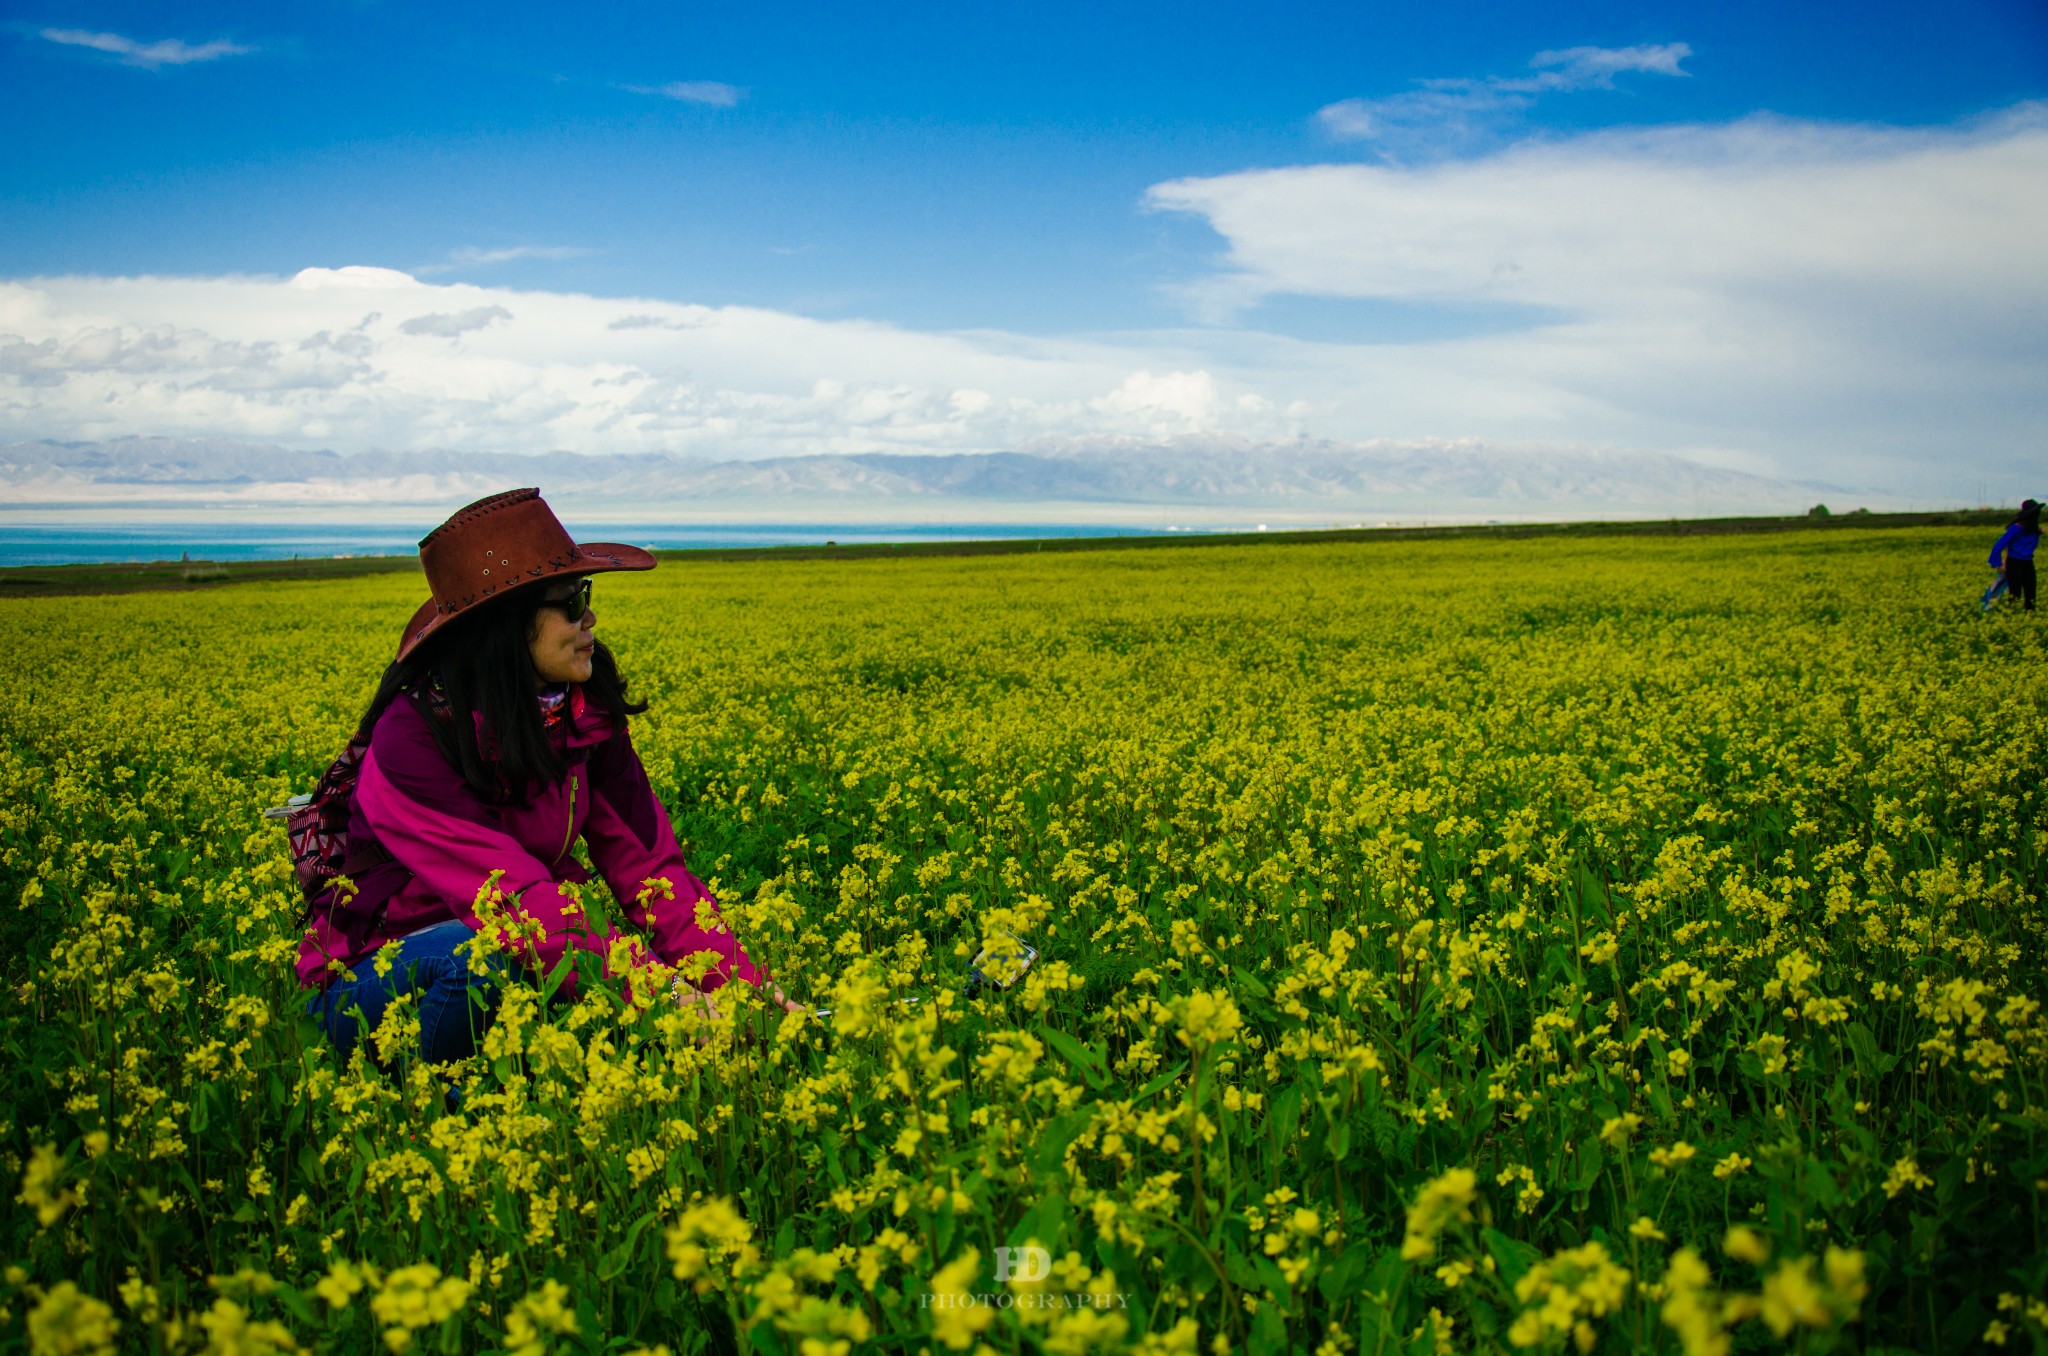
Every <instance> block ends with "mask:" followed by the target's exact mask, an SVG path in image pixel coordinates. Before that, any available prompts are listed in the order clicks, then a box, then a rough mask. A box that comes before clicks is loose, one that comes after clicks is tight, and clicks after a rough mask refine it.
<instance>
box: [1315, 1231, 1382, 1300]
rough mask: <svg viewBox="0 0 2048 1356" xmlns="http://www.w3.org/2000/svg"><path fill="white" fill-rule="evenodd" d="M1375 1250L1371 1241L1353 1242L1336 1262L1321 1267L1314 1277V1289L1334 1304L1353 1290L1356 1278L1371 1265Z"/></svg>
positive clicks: (1363, 1273)
mask: <svg viewBox="0 0 2048 1356" xmlns="http://www.w3.org/2000/svg"><path fill="white" fill-rule="evenodd" d="M1376 1251H1378V1249H1377V1248H1376V1247H1375V1246H1374V1245H1373V1244H1371V1243H1353V1244H1352V1245H1351V1246H1350V1247H1348V1248H1346V1249H1345V1250H1344V1254H1343V1256H1341V1257H1339V1258H1338V1259H1337V1260H1336V1262H1334V1263H1333V1264H1331V1265H1330V1266H1327V1267H1325V1268H1323V1274H1322V1275H1320V1276H1318V1277H1316V1289H1318V1290H1320V1291H1322V1292H1323V1299H1324V1300H1325V1301H1327V1302H1328V1303H1331V1304H1336V1303H1337V1302H1339V1301H1340V1300H1341V1299H1342V1298H1343V1297H1344V1296H1346V1295H1348V1294H1350V1293H1351V1292H1352V1291H1353V1290H1355V1289H1356V1288H1357V1282H1358V1279H1359V1278H1360V1277H1362V1276H1363V1275H1365V1269H1366V1268H1367V1267H1369V1266H1371V1265H1372V1259H1373V1254H1374V1253H1375V1252H1376Z"/></svg>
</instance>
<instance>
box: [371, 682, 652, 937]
mask: <svg viewBox="0 0 2048 1356" xmlns="http://www.w3.org/2000/svg"><path fill="white" fill-rule="evenodd" d="M356 804H357V807H358V809H359V810H360V811H361V812H362V814H363V817H364V818H365V819H366V820H367V821H368V822H369V824H370V827H371V828H372V830H374V832H375V833H376V835H377V838H378V840H379V841H380V842H382V843H383V844H384V847H385V848H386V850H388V851H389V852H390V853H391V855H392V856H393V857H395V858H397V859H398V861H399V862H400V863H401V864H403V865H404V866H405V868H406V869H407V870H409V871H411V872H412V873H413V875H414V876H415V877H416V878H417V879H418V881H419V883H420V884H421V885H423V886H425V887H426V888H427V889H429V890H431V891H432V892H433V893H434V894H435V895H437V896H439V897H440V898H441V899H442V900H444V901H446V903H447V905H448V907H449V909H450V910H451V911H452V912H453V913H454V914H455V916H456V917H458V918H460V919H461V920H462V921H463V922H465V923H467V924H469V926H470V927H472V928H481V927H482V926H483V924H482V923H481V922H480V921H479V920H478V918H477V914H476V896H477V891H478V890H479V888H480V887H481V886H482V885H483V884H484V882H485V881H487V880H488V879H489V878H490V875H491V873H492V872H493V871H500V872H503V875H502V876H501V877H500V878H499V881H498V886H497V888H498V889H499V890H501V891H502V892H503V893H504V894H505V896H506V898H507V900H508V903H509V900H510V898H511V896H513V895H514V894H517V895H518V897H519V901H518V906H517V912H518V913H519V914H522V915H524V917H525V918H526V919H527V920H530V921H529V923H528V924H527V926H528V927H529V929H531V928H533V925H535V924H537V925H538V929H537V931H538V934H539V935H538V936H533V935H528V936H526V937H522V938H520V939H518V940H517V943H516V945H514V947H513V950H514V951H515V953H517V954H520V955H521V956H522V957H523V959H524V960H525V961H526V963H527V964H529V965H533V966H536V967H538V968H539V969H541V971H542V972H543V973H545V972H546V971H547V970H550V969H552V968H553V967H554V965H555V963H556V962H557V961H559V960H560V959H561V958H562V956H563V954H564V953H565V952H566V951H567V950H568V949H569V948H570V947H572V946H574V947H578V948H581V949H583V950H586V951H594V952H597V953H598V954H600V955H602V954H603V953H604V952H605V951H606V950H607V949H608V948H609V946H610V943H611V938H610V937H607V936H591V935H589V929H588V927H587V926H586V925H585V923H584V921H583V916H582V911H581V908H580V906H578V905H577V903H576V901H575V900H574V899H572V898H571V897H570V896H568V895H565V894H564V893H563V892H562V889H561V886H560V885H559V884H558V883H557V882H556V881H555V878H554V875H553V873H552V872H550V871H549V869H548V868H547V867H546V866H545V865H544V864H542V863H541V861H540V860H539V859H538V858H536V857H534V856H533V855H532V854H531V853H529V852H528V851H527V850H526V849H525V848H524V847H522V846H520V844H519V841H518V840H517V839H515V838H514V837H512V835H511V834H509V833H507V832H505V830H504V829H503V828H502V827H500V826H499V824H498V822H497V817H496V815H494V814H493V812H492V811H491V809H490V808H489V807H488V806H486V805H485V804H484V803H483V802H482V801H481V800H479V799H478V798H477V796H476V793H475V792H473V791H471V790H470V788H469V785H468V783H467V782H465V781H463V779H462V774H461V773H459V772H457V771H456V770H455V769H454V768H453V767H451V766H450V765H449V763H448V760H447V758H445V757H444V756H443V755H442V753H441V749H440V746H439V745H438V744H437V743H436V742H435V740H434V734H433V730H432V729H431V728H430V727H429V726H428V724H427V717H426V716H424V715H422V714H421V713H420V711H419V710H418V708H417V707H415V706H414V705H413V704H412V703H411V702H410V701H406V700H403V699H401V700H399V701H395V702H393V703H392V704H391V706H390V708H389V709H387V710H386V711H385V713H384V715H383V717H382V718H380V719H379V720H378V722H377V728H376V730H375V731H374V732H373V733H372V735H371V738H370V751H369V754H368V756H367V757H366V758H364V760H363V767H362V774H361V780H360V781H359V782H358V783H357V785H356ZM506 940H507V941H512V940H513V939H511V938H506Z"/></svg>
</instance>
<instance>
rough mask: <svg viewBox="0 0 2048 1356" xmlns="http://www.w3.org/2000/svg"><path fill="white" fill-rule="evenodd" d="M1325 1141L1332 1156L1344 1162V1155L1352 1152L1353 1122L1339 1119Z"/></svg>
mask: <svg viewBox="0 0 2048 1356" xmlns="http://www.w3.org/2000/svg"><path fill="white" fill-rule="evenodd" d="M1323 1143H1324V1144H1326V1145H1327V1146H1328V1147H1329V1150H1330V1157H1332V1158H1334V1159H1336V1160H1337V1161H1338V1162H1339V1163H1342V1162H1343V1161H1344V1156H1345V1155H1346V1154H1348V1153H1350V1152H1351V1122H1350V1121H1348V1120H1342V1119H1340V1120H1338V1121H1337V1123H1336V1124H1334V1125H1332V1126H1331V1127H1330V1134H1329V1137H1328V1138H1327V1139H1325V1140H1324V1141H1323Z"/></svg>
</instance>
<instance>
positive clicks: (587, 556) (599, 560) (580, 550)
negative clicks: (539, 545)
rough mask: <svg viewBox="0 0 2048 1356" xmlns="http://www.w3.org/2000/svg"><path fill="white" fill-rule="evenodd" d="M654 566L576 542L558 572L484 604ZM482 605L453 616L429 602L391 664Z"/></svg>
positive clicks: (634, 554)
mask: <svg viewBox="0 0 2048 1356" xmlns="http://www.w3.org/2000/svg"><path fill="white" fill-rule="evenodd" d="M657 563H658V562H657V561H656V560H655V559H654V555H653V553H652V552H650V551H643V550H641V549H640V548H639V547H637V546H627V545H626V544H624V543H623V542H615V541H591V542H582V541H579V542H577V543H576V556H575V559H574V560H572V561H571V562H570V563H569V564H567V565H565V566H563V567H562V568H561V569H543V570H542V571H541V572H540V573H538V574H536V575H534V576H533V577H532V578H530V579H524V580H521V581H520V582H519V583H518V584H516V585H514V586H513V587H511V588H508V589H502V590H500V591H499V592H498V593H497V594H496V595H495V597H493V598H490V599H486V600H484V601H487V602H495V601H497V599H498V598H509V597H510V596H512V595H513V594H515V593H523V592H525V591H526V590H527V589H530V588H532V587H533V586H534V585H536V584H545V583H547V582H548V581H549V580H550V579H575V578H581V577H582V576H584V575H586V574H611V573H614V572H616V571H620V570H651V569H653V568H654V567H655V565H656V564H657ZM482 605H483V603H482V602H479V603H477V604H474V605H472V606H470V607H465V608H459V609H457V610H456V611H454V612H443V611H442V610H441V605H440V604H439V603H437V602H435V601H434V600H433V599H432V598H429V599H427V601H426V602H424V603H421V604H420V606H419V609H418V610H417V611H416V612H414V613H413V614H412V620H411V621H409V622H407V623H406V624H405V630H404V632H402V633H401V634H400V636H399V641H398V653H397V655H396V656H394V657H393V659H392V662H393V663H397V662H398V661H399V660H402V659H404V658H405V657H406V656H407V655H409V654H411V653H412V652H413V651H415V650H417V649H418V648H419V647H420V646H422V645H424V644H425V643H426V642H427V641H428V640H429V639H430V638H432V636H433V635H434V633H435V632H436V631H439V630H440V629H441V628H442V627H444V626H446V625H447V624H448V623H450V622H452V621H454V620H455V619H456V618H457V617H461V616H465V615H467V614H468V613H471V612H474V611H476V610H477V608H478V607H481V606H482Z"/></svg>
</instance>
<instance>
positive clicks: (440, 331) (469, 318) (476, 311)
mask: <svg viewBox="0 0 2048 1356" xmlns="http://www.w3.org/2000/svg"><path fill="white" fill-rule="evenodd" d="M511 318H512V313H511V312H510V311H508V310H506V309H505V308H504V307H502V306H478V307H475V308H473V309H471V310H467V311H464V312H462V313H461V314H460V315H441V314H435V315H416V316H414V317H413V318H412V319H410V320H408V321H406V322H405V323H404V324H402V325H400V326H399V327H398V332H399V333H400V334H431V335H433V336H434V337H435V338H437V339H453V338H455V337H456V336H458V335H463V334H468V333H469V332H470V331H471V330H481V329H487V328H489V327H490V326H491V325H494V324H496V323H497V322H498V321H500V320H510V319H511Z"/></svg>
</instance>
